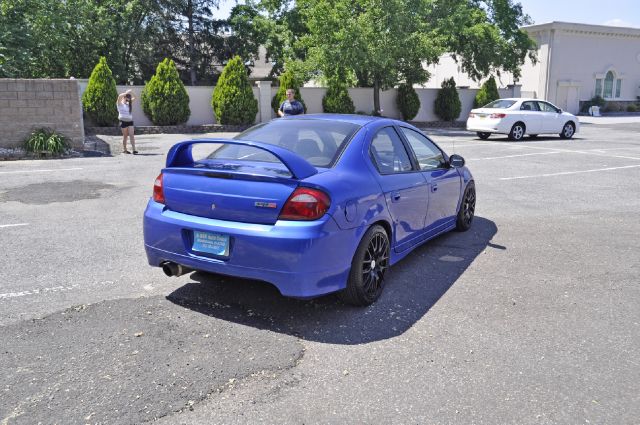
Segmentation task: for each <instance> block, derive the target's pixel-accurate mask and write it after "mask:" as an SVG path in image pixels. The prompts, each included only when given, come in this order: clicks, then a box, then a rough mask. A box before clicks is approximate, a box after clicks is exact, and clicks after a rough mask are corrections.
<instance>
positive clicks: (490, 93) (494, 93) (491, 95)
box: [473, 77, 500, 108]
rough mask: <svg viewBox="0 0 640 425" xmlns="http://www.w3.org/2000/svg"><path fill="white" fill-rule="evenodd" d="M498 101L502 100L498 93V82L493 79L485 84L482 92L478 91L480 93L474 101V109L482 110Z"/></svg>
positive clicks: (481, 88) (481, 89)
mask: <svg viewBox="0 0 640 425" xmlns="http://www.w3.org/2000/svg"><path fill="white" fill-rule="evenodd" d="M496 99H500V93H498V86H496V80H495V79H494V78H493V77H491V78H489V79H488V80H487V81H485V82H484V84H483V85H482V86H481V87H480V90H478V93H476V97H475V99H473V107H474V108H480V107H482V106H484V105H486V104H487V103H490V102H493V101H494V100H496Z"/></svg>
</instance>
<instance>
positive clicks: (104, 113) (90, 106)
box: [82, 57, 118, 126]
mask: <svg viewBox="0 0 640 425" xmlns="http://www.w3.org/2000/svg"><path fill="white" fill-rule="evenodd" d="M117 100H118V91H117V90H116V80H114V78H113V74H111V69H109V65H107V59H105V58H104V57H101V58H100V61H99V62H98V64H97V65H96V66H95V68H93V71H92V72H91V77H89V83H88V84H87V88H86V90H85V91H84V93H82V107H83V109H84V112H85V113H86V114H87V116H88V117H89V119H90V120H91V121H93V123H94V124H95V125H97V126H108V125H113V124H115V123H116V122H117V121H118V110H117V107H116V101H117Z"/></svg>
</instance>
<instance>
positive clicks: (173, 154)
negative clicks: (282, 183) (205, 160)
mask: <svg viewBox="0 0 640 425" xmlns="http://www.w3.org/2000/svg"><path fill="white" fill-rule="evenodd" d="M201 143H209V144H225V145H241V146H251V147H254V148H257V149H262V150H264V151H267V152H269V153H271V154H272V155H274V156H275V157H276V158H278V159H279V160H280V161H281V162H282V163H283V164H284V166H285V167H287V169H288V170H289V172H290V173H291V175H292V176H293V178H295V179H298V180H302V179H306V178H307V177H311V176H313V175H314V174H318V170H317V169H316V167H314V166H313V165H311V164H309V163H308V162H307V161H306V160H305V159H304V158H302V157H300V156H299V155H297V154H295V153H293V152H291V151H290V150H287V149H285V148H281V147H280V146H276V145H270V144H268V143H261V142H251V141H247V140H231V139H194V140H188V141H186V142H180V143H177V144H175V145H173V146H172V147H171V149H169V153H167V164H166V166H167V168H169V167H193V165H194V160H193V154H192V147H193V145H195V144H201Z"/></svg>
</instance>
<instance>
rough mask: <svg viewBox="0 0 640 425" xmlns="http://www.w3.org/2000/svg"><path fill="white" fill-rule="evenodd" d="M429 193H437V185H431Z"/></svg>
mask: <svg viewBox="0 0 640 425" xmlns="http://www.w3.org/2000/svg"><path fill="white" fill-rule="evenodd" d="M431 191H432V192H437V191H438V185H437V184H435V183H434V184H432V185H431Z"/></svg>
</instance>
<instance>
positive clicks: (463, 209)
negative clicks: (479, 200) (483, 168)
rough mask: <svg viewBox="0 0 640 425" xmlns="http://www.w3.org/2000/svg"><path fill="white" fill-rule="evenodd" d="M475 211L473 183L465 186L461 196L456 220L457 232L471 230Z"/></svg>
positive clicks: (474, 188)
mask: <svg viewBox="0 0 640 425" xmlns="http://www.w3.org/2000/svg"><path fill="white" fill-rule="evenodd" d="M475 211H476V185H475V183H474V182H473V181H470V182H469V184H467V187H466V188H465V190H464V194H463V195H462V202H461V203H460V209H459V210H458V218H457V220H456V230H457V231H458V232H466V231H467V230H469V229H470V228H471V223H473V217H474V214H475Z"/></svg>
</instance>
